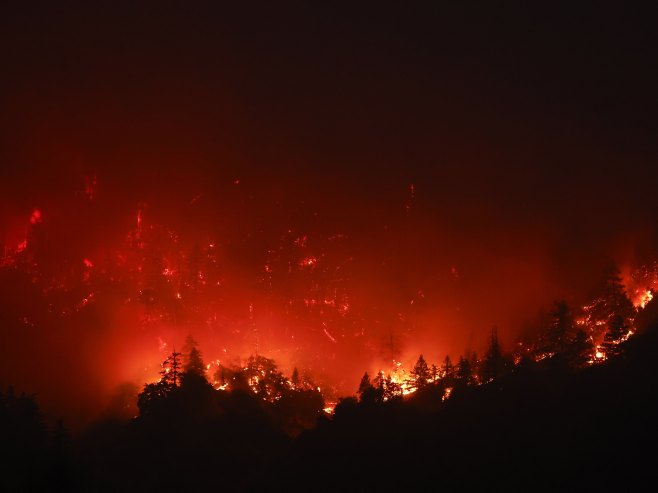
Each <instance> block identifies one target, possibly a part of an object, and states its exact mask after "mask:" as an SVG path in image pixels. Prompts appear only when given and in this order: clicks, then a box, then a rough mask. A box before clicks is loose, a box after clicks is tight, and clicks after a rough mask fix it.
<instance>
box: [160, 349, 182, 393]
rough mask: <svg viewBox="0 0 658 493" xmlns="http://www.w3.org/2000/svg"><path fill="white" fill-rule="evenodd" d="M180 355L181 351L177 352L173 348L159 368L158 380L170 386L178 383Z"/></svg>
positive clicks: (176, 385) (180, 366)
mask: <svg viewBox="0 0 658 493" xmlns="http://www.w3.org/2000/svg"><path fill="white" fill-rule="evenodd" d="M180 357H181V353H177V352H176V350H175V349H174V352H173V353H171V354H170V355H169V356H168V357H167V359H166V360H164V361H163V362H162V370H160V381H161V382H162V383H164V384H166V385H169V386H172V387H178V385H180V376H181V369H182V365H181V361H180Z"/></svg>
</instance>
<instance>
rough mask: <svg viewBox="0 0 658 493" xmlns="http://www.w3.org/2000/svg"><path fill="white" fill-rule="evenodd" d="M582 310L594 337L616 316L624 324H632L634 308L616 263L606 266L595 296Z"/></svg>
mask: <svg viewBox="0 0 658 493" xmlns="http://www.w3.org/2000/svg"><path fill="white" fill-rule="evenodd" d="M584 311H585V320H586V323H587V326H588V328H589V330H590V332H591V333H592V334H594V336H595V337H596V336H598V335H599V334H600V333H601V332H602V331H603V330H605V329H606V328H608V327H609V324H610V321H611V320H612V318H613V317H616V316H618V317H621V318H622V319H623V321H624V324H625V325H627V326H631V325H632V323H633V319H634V317H635V308H634V307H633V304H632V303H631V300H630V299H629V298H628V295H627V294H626V290H625V288H624V284H623V282H622V279H621V275H620V272H619V269H618V268H617V266H616V265H614V264H612V265H610V267H608V269H607V272H606V275H605V276H604V279H603V281H602V282H601V283H600V285H599V287H598V290H597V295H596V297H595V298H594V300H593V301H592V303H590V304H589V305H588V306H586V307H585V309H584Z"/></svg>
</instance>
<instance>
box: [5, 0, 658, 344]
mask: <svg viewBox="0 0 658 493" xmlns="http://www.w3.org/2000/svg"><path fill="white" fill-rule="evenodd" d="M83 3H85V2H83ZM176 3H177V6H175V7H174V6H171V5H170V4H169V2H145V3H141V2H139V5H137V4H138V3H137V2H86V4H87V5H84V6H83V5H77V6H73V5H72V4H67V3H66V2H43V3H42V4H41V5H38V2H37V3H32V4H30V5H21V2H15V4H14V5H11V6H4V7H3V11H2V15H1V19H0V36H1V37H0V44H1V46H2V48H1V51H0V57H1V58H0V62H1V70H2V76H1V77H0V94H1V95H0V106H1V107H2V112H1V114H0V130H1V132H0V169H1V172H2V175H1V180H0V193H1V194H2V195H1V198H0V205H1V206H2V216H3V219H4V222H5V225H6V224H9V223H10V222H11V221H10V219H11V218H12V217H13V216H16V215H20V214H27V213H29V211H30V210H31V209H32V208H33V207H42V208H44V209H46V210H47V207H48V205H49V204H50V205H52V204H55V203H58V201H62V200H63V197H68V196H70V195H72V194H73V193H74V191H75V190H77V189H78V188H79V186H80V180H82V177H84V176H90V175H97V176H98V178H99V191H100V193H101V194H103V196H104V197H105V202H104V204H105V205H104V207H106V208H107V211H106V213H105V216H104V217H105V218H106V219H107V221H105V222H103V224H102V225H101V226H89V227H88V230H89V231H88V234H89V236H90V237H91V238H92V239H91V240H89V241H90V242H91V243H93V242H94V241H97V242H98V241H103V238H104V235H105V234H106V230H107V229H111V228H112V227H116V228H117V230H118V229H119V228H120V227H121V226H122V225H124V224H125V222H126V221H127V220H126V218H127V217H128V216H129V215H130V217H131V218H132V215H133V213H134V210H135V207H136V204H137V203H138V202H148V203H149V204H150V210H151V211H153V212H152V213H153V215H158V214H160V215H161V217H160V219H161V220H162V221H164V222H167V221H168V222H170V223H171V224H172V225H173V226H176V227H178V228H180V229H182V230H183V231H184V232H187V234H189V235H193V234H194V232H195V231H197V230H201V229H203V228H206V227H208V225H209V224H215V223H214V222H213V221H215V222H216V220H217V217H216V216H217V215H219V214H220V212H218V211H220V210H221V211H222V212H221V214H225V213H227V211H229V212H230V213H231V214H234V215H235V216H236V218H234V219H235V220H233V221H231V220H228V219H227V220H226V221H225V223H227V224H229V226H226V227H227V228H229V227H230V228H233V230H234V231H235V229H236V228H237V229H238V230H239V229H240V226H239V223H240V222H241V221H242V222H244V223H245V224H246V225H245V226H244V228H245V229H249V228H262V227H263V224H266V223H268V224H273V225H275V226H280V227H281V228H285V227H286V226H287V224H286V222H291V221H292V222H294V223H295V224H294V226H296V227H298V228H300V229H303V227H304V226H305V221H306V219H304V218H305V217H306V214H307V213H308V212H309V211H313V212H314V213H317V216H316V217H320V218H321V219H320V220H317V219H316V220H315V221H316V223H317V222H318V221H319V222H320V223H321V224H320V225H319V226H318V224H315V227H316V228H319V229H320V230H322V231H323V232H326V233H330V232H336V231H340V232H342V233H346V234H349V235H351V236H352V237H353V238H355V240H354V243H353V247H354V248H355V249H356V251H367V250H368V249H372V248H375V249H380V250H385V251H386V252H388V257H387V258H390V259H392V262H393V263H395V262H398V263H399V264H400V265H401V266H402V267H399V268H397V269H395V268H393V269H391V272H390V273H387V274H386V275H382V274H381V273H378V274H374V277H375V278H376V279H378V281H381V279H382V278H385V279H386V282H387V283H388V284H390V285H393V286H394V285H395V284H396V283H397V282H398V281H399V282H400V283H401V284H405V282H406V281H409V279H405V275H407V276H408V277H410V278H412V281H413V280H419V281H420V282H422V283H425V284H427V282H429V281H428V279H430V278H431V275H433V274H432V273H436V276H435V280H436V282H437V283H439V285H440V284H441V283H442V282H448V281H445V279H446V278H449V276H446V275H445V272H447V270H448V269H450V268H451V266H453V265H456V266H458V269H459V272H460V274H461V277H462V279H465V281H464V282H466V283H470V284H469V292H470V293H471V294H469V295H468V296H469V297H472V298H474V299H475V300H476V302H477V303H478V304H479V305H480V306H481V307H482V308H481V310H480V311H478V310H475V311H474V310H470V312H469V313H467V314H465V315H463V317H464V318H465V320H466V322H463V325H464V327H470V330H473V327H474V326H478V327H479V328H478V330H481V333H482V334H485V333H486V331H488V330H489V327H490V326H491V324H494V323H497V324H500V325H501V326H502V330H503V331H505V330H506V328H510V327H511V328H513V329H518V328H519V327H520V326H521V325H522V323H523V322H524V321H525V320H526V319H527V318H528V317H531V316H533V315H534V314H535V312H536V310H537V309H539V308H540V307H541V306H545V305H546V304H547V303H549V302H550V300H552V299H554V298H555V297H559V296H567V297H569V296H576V294H577V293H578V294H581V293H582V292H583V291H584V290H586V289H588V288H589V287H590V286H591V283H592V282H593V281H594V280H595V279H596V278H597V276H598V274H599V272H600V270H601V268H602V266H603V265H604V264H605V262H606V261H607V260H608V258H609V257H612V258H614V259H615V260H616V261H617V262H619V263H621V264H624V263H629V262H639V261H646V260H648V259H649V258H651V255H652V254H653V253H654V252H655V248H656V241H655V238H656V233H657V232H658V230H657V229H656V222H655V216H656V212H658V211H657V209H658V202H657V201H656V185H657V184H658V167H656V166H655V165H654V162H655V161H656V157H657V156H658V146H657V142H656V138H655V136H656V135H657V130H658V123H657V121H658V120H657V119H656V114H658V111H657V110H658V98H657V97H656V87H658V76H657V75H656V71H655V70H654V68H655V53H656V47H657V46H656V43H655V39H654V37H655V32H654V31H655V17H654V16H652V15H650V12H648V11H643V10H642V9H641V8H639V7H638V6H636V5H633V6H631V5H621V4H620V5H616V6H614V7H608V6H605V5H602V4H601V3H600V2H592V4H591V5H589V6H585V5H581V6H578V7H576V6H574V5H569V6H568V7H561V6H559V3H553V2H551V3H550V4H548V5H546V6H545V7H539V6H530V5H524V4H525V3H527V2H518V4H519V5H514V6H512V5H511V4H506V6H501V5H488V6H485V7H483V6H481V5H475V4H474V3H473V5H470V2H454V4H455V5H448V2H435V4H436V5H433V6H430V5H429V3H430V2H418V3H413V5H411V6H409V5H405V6H403V4H402V3H396V4H394V5H392V6H389V5H384V4H383V3H380V2H379V3H374V2H373V3H369V2H368V3H367V4H362V5H360V6H358V7H357V6H354V5H344V6H341V5H338V4H336V3H334V2H331V4H329V3H325V4H323V5H319V4H315V5H310V3H309V2H263V3H262V4H261V3H258V2H256V3H251V2H249V3H247V4H246V5H242V6H239V7H238V6H235V5H234V6H228V5H219V2H186V3H187V5H183V2H176ZM240 3H241V2H240ZM465 3H468V4H469V5H464V4H465ZM117 4H119V5H121V6H118V5H117ZM275 4H276V5H275ZM457 4H459V6H457ZM565 5H567V4H566V3H565ZM236 179H239V180H240V181H241V184H243V185H244V187H245V189H246V190H247V192H245V193H246V194H247V196H248V197H249V199H248V200H247V201H246V202H241V204H242V205H241V206H240V207H238V208H237V209H233V210H231V209H230V208H227V207H226V202H227V201H230V199H231V196H230V193H232V192H230V191H228V190H229V189H230V184H231V183H232V182H233V181H234V180H236ZM411 184H413V185H414V186H415V198H414V205H413V207H414V216H413V218H411V219H409V218H408V219H401V218H400V217H403V216H404V204H405V203H406V201H407V200H408V199H409V186H410V185H411ZM200 194H203V197H204V199H203V207H204V209H203V212H199V211H196V212H195V213H194V214H193V215H194V217H195V219H192V218H191V217H190V215H189V214H187V213H186V212H185V207H186V206H185V204H189V202H190V199H191V198H193V197H195V196H197V195H200ZM245 200H246V199H245ZM281 203H284V204H285V205H282V206H281V207H280V208H278V207H279V204H281ZM222 207H223V208H222ZM277 211H283V212H281V215H280V216H279V217H277V216H276V214H277ZM396 214H397V216H396ZM398 216H400V217H398ZM163 217H164V218H166V219H162V218H163ZM195 221H196V222H195ZM311 222H312V221H311ZM393 223H394V224H395V227H396V228H397V229H395V231H397V232H398V234H399V235H403V236H398V237H396V238H394V239H390V238H388V237H387V236H386V235H385V234H383V233H381V230H382V229H381V228H386V227H387V226H388V225H389V224H393ZM275 226H272V227H275ZM8 228H9V226H6V227H5V230H7V229H8ZM235 234H236V235H237V234H238V233H235ZM378 241H379V243H377V242H378ZM373 242H374V243H373ZM386 242H389V243H390V244H385V243H386ZM375 243H376V244H375ZM427 259H431V260H427ZM622 266H623V265H622ZM364 269H365V271H366V272H368V270H367V269H366V268H364ZM426 270H427V271H428V272H429V273H428V272H426ZM382 276H383V277H382ZM414 276H416V277H415V278H414ZM400 279H402V280H400ZM442 279H443V280H442ZM360 289H362V288H360ZM366 289H367V288H366ZM391 292H394V289H391ZM437 292H438V293H441V292H442V291H441V288H440V287H439V288H437ZM492 293H498V299H493V298H494V297H493V295H492ZM388 295H390V292H389V293H388ZM459 296H465V295H463V294H462V295H459ZM451 320H453V322H454V320H456V319H451ZM457 325H459V324H457ZM464 330H466V329H464ZM422 339H423V338H422V337H420V340H422ZM465 340H466V338H465V337H463V338H458V342H455V343H454V345H453V349H454V350H456V351H457V350H460V349H459V348H460V347H462V346H461V345H463V344H464V343H465Z"/></svg>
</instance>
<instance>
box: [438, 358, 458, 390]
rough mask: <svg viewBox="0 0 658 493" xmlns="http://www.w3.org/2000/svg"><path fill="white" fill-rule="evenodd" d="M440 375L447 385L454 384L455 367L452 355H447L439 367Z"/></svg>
mask: <svg viewBox="0 0 658 493" xmlns="http://www.w3.org/2000/svg"><path fill="white" fill-rule="evenodd" d="M439 375H440V377H441V380H443V381H444V382H445V384H446V385H447V386H451V385H453V383H454V380H455V367H454V365H453V364H452V360H451V359H450V356H446V357H445V359H444V360H443V364H442V365H441V368H440V369H439Z"/></svg>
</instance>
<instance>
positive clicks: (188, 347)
mask: <svg viewBox="0 0 658 493" xmlns="http://www.w3.org/2000/svg"><path fill="white" fill-rule="evenodd" d="M183 371H184V372H185V373H195V374H197V375H205V374H206V366H205V365H204V364H203V359H202V358H201V351H199V345H198V343H197V342H196V341H195V340H194V338H193V337H192V336H191V335H188V336H187V338H186V339H185V345H184V346H183Z"/></svg>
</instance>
